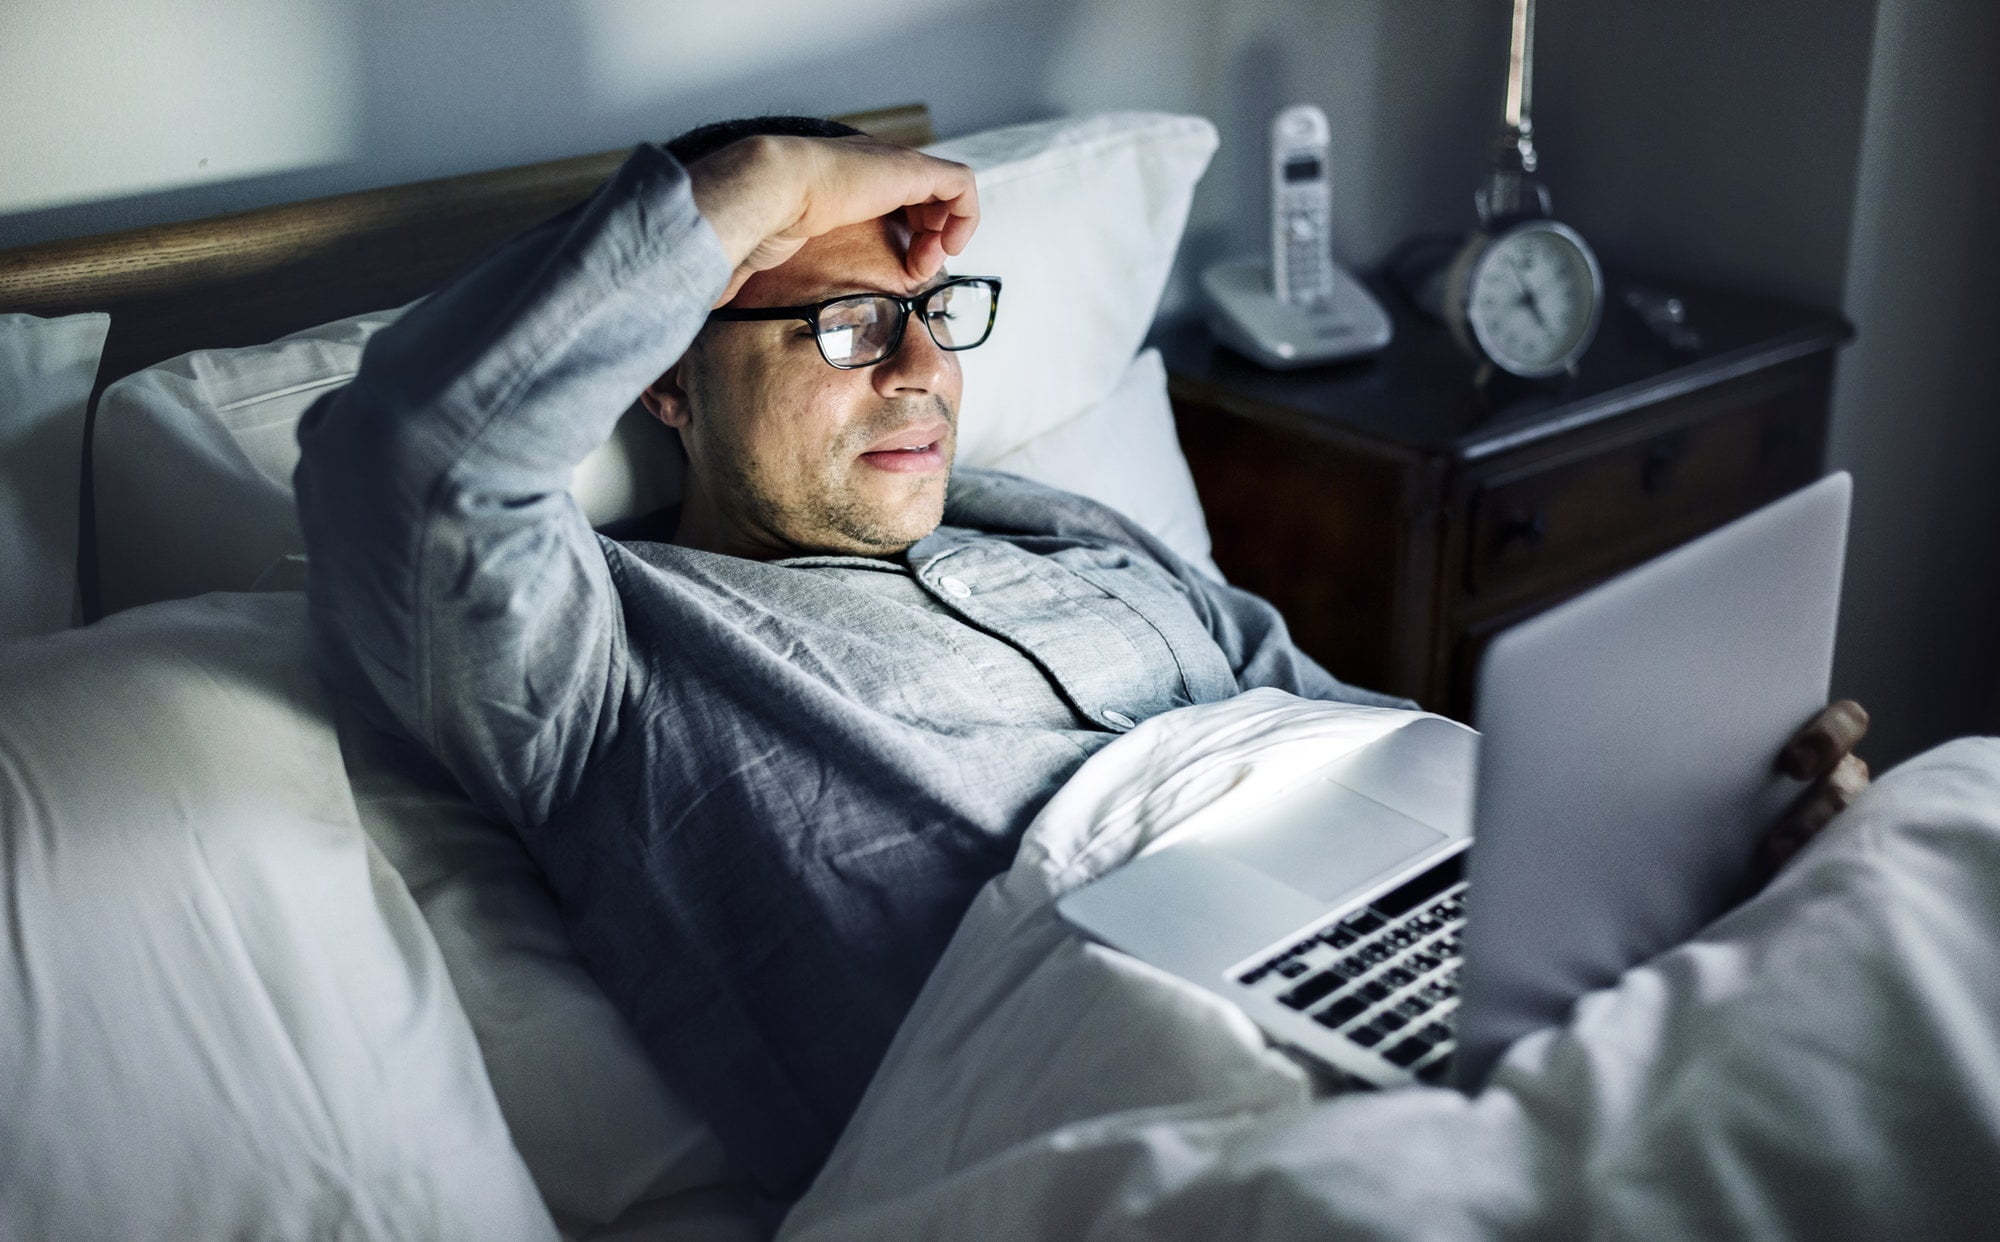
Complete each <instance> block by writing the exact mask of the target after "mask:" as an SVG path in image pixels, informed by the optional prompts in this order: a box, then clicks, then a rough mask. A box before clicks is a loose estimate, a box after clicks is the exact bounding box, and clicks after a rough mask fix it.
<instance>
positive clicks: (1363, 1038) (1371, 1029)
mask: <svg viewBox="0 0 2000 1242" xmlns="http://www.w3.org/2000/svg"><path fill="white" fill-rule="evenodd" d="M1382 1035H1383V1032H1381V1031H1378V1030H1376V1029H1375V1025H1374V1023H1372V1022H1371V1023H1369V1024H1368V1025H1367V1026H1357V1027H1355V1028H1354V1029H1353V1030H1351V1031H1349V1032H1348V1033H1347V1037H1348V1038H1349V1039H1351V1040H1353V1041H1354V1042H1355V1043H1357V1044H1360V1045H1361V1046H1362V1047H1363V1048H1373V1047H1374V1046H1375V1045H1376V1044H1379V1043H1381V1042H1382Z"/></svg>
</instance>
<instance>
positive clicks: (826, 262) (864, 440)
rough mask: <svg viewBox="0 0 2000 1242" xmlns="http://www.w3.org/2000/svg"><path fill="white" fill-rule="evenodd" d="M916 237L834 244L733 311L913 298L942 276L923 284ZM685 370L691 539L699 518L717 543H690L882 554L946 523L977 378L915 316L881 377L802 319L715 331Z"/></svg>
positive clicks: (853, 233)
mask: <svg viewBox="0 0 2000 1242" xmlns="http://www.w3.org/2000/svg"><path fill="white" fill-rule="evenodd" d="M905 236H906V235H905V234H904V232H903V228H902V226H901V225H900V224H897V223H894V222H893V221H889V220H880V221H872V222H869V223H866V224H857V225H852V226H849V227H847V228H842V229H836V230H834V231H833V232H831V233H826V234H823V235H822V236H819V237H816V238H814V239H813V240H811V241H810V242H808V243H806V245H805V247H804V248H803V249H801V250H800V251H799V252H798V253H797V254H796V255H794V256H793V257H792V258H791V259H790V260H789V261H787V262H785V263H783V264H781V265H780V266H778V267H775V268H772V269H771V270H770V271H767V272H760V273H758V274H757V275H755V276H753V277H751V278H750V280H749V281H748V283H746V284H745V285H744V286H743V288H742V290H741V291H740V292H739V293H738V294H737V296H736V298H735V299H734V300H733V301H732V302H731V303H730V305H731V306H738V307H758V306H800V305H805V304H807V303H812V302H818V301H822V300H824V299H826V298H830V297H835V296H838V295H840V294H845V293H861V292H883V293H895V294H901V295H905V296H907V295H909V294H911V293H915V292H917V291H918V289H919V288H922V287H928V285H931V284H936V283H938V282H939V281H941V280H942V279H943V277H942V276H939V277H937V278H934V279H933V280H932V281H930V282H926V284H925V285H919V284H917V283H915V282H913V281H912V280H911V279H910V277H909V275H908V274H907V273H906V272H905V271H904V270H903V245H904V239H905ZM677 371H678V380H679V388H680V390H681V395H680V397H679V399H678V401H676V400H675V399H673V398H669V399H668V400H667V401H665V402H663V403H662V404H663V405H664V406H665V407H666V408H665V409H664V410H663V411H662V412H661V416H662V418H663V420H664V421H666V422H668V423H669V424H671V425H674V426H677V427H679V429H680V433H681V442H682V444H683V446H684V447H685V448H686V450H687V456H688V478H687V489H686V490H687V497H686V502H685V503H686V506H687V507H686V508H685V509H684V516H683V520H682V531H683V534H684V535H686V534H687V533H688V532H690V530H691V527H690V523H691V522H693V523H696V524H698V525H697V527H696V528H694V529H698V530H699V531H700V536H701V537H696V538H693V539H689V538H683V540H682V541H683V542H693V543H695V544H696V545H697V546H708V547H711V548H712V549H714V550H721V551H730V552H733V553H735V554H737V555H745V556H754V557H760V558H768V557H776V556H789V555H798V554H800V553H806V552H820V553H847V554H853V555H861V556H879V555H884V554H888V553H893V552H898V551H901V550H902V549H904V548H906V547H908V546H909V545H910V544H912V543H915V542H916V541H917V540H919V539H921V538H923V537H924V536H925V535H927V534H929V533H930V532H931V531H932V530H933V529H935V528H936V526H937V524H938V521H939V520H940V519H941V518H942V516H943V514H944V495H945V482H946V479H947V477H948V476H949V474H950V471H951V461H952V452H953V450H954V448H955V447H956V438H957V422H958V401H959V392H960V383H961V377H960V374H959V368H958V359H957V357H956V356H955V355H953V354H950V353H947V352H945V351H943V350H941V349H939V348H938V347H937V345H936V343H935V342H933V341H932V340H931V338H930V334H929V333H928V332H926V331H925V330H924V327H923V325H922V324H921V323H918V322H915V317H914V316H912V317H911V321H910V322H908V323H906V324H905V327H904V332H903V341H902V344H901V346H900V347H899V348H898V349H897V351H896V353H895V354H894V355H892V356H891V357H889V358H888V359H886V360H885V361H883V362H880V363H877V364H876V365H874V366H871V367H862V368H860V369H857V370H851V371H843V370H840V369H838V368H836V367H833V366H830V365H828V364H827V362H826V361H825V359H823V358H822V357H821V356H820V352H819V348H818V346H817V345H816V344H815V343H814V341H813V336H812V330H811V329H810V328H809V327H808V326H807V325H806V324H805V323H804V322H802V321H800V320H790V321H773V322H755V321H752V322H731V323H713V324H710V325H709V326H708V327H707V328H705V329H704V330H703V331H702V333H701V335H700V337H699V338H697V341H696V344H695V347H694V348H693V349H691V350H690V351H689V352H688V355H687V357H685V358H684V359H682V361H681V363H680V365H679V367H678V368H677ZM667 378H672V373H670V376H669V377H667ZM677 404H678V406H679V407H680V410H681V411H682V412H683V416H682V417H676V416H675V406H676V405H677ZM702 509H705V510H706V512H701V510H702ZM731 545H734V546H731Z"/></svg>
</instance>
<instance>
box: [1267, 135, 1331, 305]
mask: <svg viewBox="0 0 2000 1242" xmlns="http://www.w3.org/2000/svg"><path fill="white" fill-rule="evenodd" d="M1331 136H1332V135H1331V131H1330V130H1329V128H1328V126H1327V123H1326V113H1324V112H1322V111H1320V110H1319V109H1318V108H1317V107H1315V106H1314V105H1312V104H1293V105H1292V106H1291V107H1289V108H1286V109H1285V110H1284V111H1283V112H1280V113H1279V114H1278V115H1277V117H1276V118H1275V119H1273V120H1272V122H1271V280H1272V284H1273V287H1274V288H1275V290H1276V292H1277V295H1278V300H1279V301H1281V302H1290V303H1292V304H1293V305H1295V306H1319V305H1323V304H1325V303H1326V302H1328V301H1330V300H1331V299H1332V297H1333V238H1332V235H1331V234H1330V232H1329V228H1330V226H1331V225H1332V221H1333V190H1332V188H1331V187H1330V185H1329V184H1328V181H1327V168H1326V163H1327V159H1326V156H1327V145H1328V140H1329V138H1330V137H1331Z"/></svg>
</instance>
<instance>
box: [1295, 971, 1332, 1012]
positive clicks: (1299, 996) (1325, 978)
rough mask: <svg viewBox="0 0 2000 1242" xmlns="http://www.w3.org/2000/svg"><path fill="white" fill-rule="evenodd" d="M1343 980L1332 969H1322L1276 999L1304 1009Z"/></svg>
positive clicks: (1322, 997)
mask: <svg viewBox="0 0 2000 1242" xmlns="http://www.w3.org/2000/svg"><path fill="white" fill-rule="evenodd" d="M1345 982H1347V981H1346V980H1345V979H1342V978H1341V977H1340V976H1339V975H1336V974H1334V973H1333V972H1332V971H1330V970H1322V971H1320V972H1319V973H1318V974H1316V975H1314V976H1312V977H1311V978H1309V979H1307V980H1306V981H1305V982H1303V983H1301V984H1299V985H1298V986H1297V987H1295V988H1293V989H1292V990H1291V991H1289V992H1287V993H1285V994H1284V995H1283V996H1280V997H1279V998H1278V1000H1279V1001H1280V1002H1281V1003H1283V1004H1285V1005H1288V1006H1290V1007H1291V1008H1293V1009H1305V1008H1308V1007H1309V1006H1311V1005H1312V1004H1314V1003H1315V1002H1317V1001H1319V1000H1322V999H1324V998H1325V997H1327V996H1329V995H1331V994H1332V993H1333V990H1334V989H1335V988H1337V987H1339V986H1340V985H1341V984H1343V983H1345Z"/></svg>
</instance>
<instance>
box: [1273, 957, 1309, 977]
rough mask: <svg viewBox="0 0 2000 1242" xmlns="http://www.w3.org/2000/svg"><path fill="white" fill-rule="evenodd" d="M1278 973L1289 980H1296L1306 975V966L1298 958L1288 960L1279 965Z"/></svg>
mask: <svg viewBox="0 0 2000 1242" xmlns="http://www.w3.org/2000/svg"><path fill="white" fill-rule="evenodd" d="M1278 973H1279V974H1281V975H1283V976H1284V977H1285V978H1287V979H1296V978H1298V977H1299V976H1300V975H1302V974H1304V973H1306V964H1305V963H1304V962H1301V961H1299V960H1297V959H1296V958H1288V959H1286V960H1285V961H1282V962H1279V963H1278Z"/></svg>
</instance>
